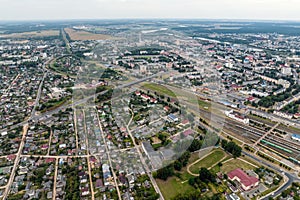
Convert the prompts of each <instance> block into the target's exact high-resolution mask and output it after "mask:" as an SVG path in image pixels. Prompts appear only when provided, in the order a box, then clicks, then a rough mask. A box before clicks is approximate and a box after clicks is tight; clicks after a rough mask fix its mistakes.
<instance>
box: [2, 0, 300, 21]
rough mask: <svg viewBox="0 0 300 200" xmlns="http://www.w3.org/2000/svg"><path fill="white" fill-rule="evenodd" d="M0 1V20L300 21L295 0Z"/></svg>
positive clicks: (298, 2) (299, 3)
mask: <svg viewBox="0 0 300 200" xmlns="http://www.w3.org/2000/svg"><path fill="white" fill-rule="evenodd" d="M0 3H1V7H0V21H45V20H46V21H56V20H59V21H61V20H100V19H103V20H113V19H116V20H120V19H195V20H251V21H255V20H256V21H257V20H260V21H261V20H262V21H300V13H299V11H298V8H299V7H300V1H297V0H285V1H284V0H252V1H248V0H244V1H241V0H226V1H224V0H152V1H150V0H85V1H80V0H73V1H72V0H13V1H11V0H0Z"/></svg>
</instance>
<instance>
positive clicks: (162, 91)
mask: <svg viewBox="0 0 300 200" xmlns="http://www.w3.org/2000/svg"><path fill="white" fill-rule="evenodd" d="M143 88H144V89H146V90H152V91H156V92H157V93H159V94H162V95H167V96H170V97H176V95H175V94H174V92H172V91H171V90H170V89H168V88H167V87H164V86H161V85H158V84H155V83H146V84H144V85H143Z"/></svg>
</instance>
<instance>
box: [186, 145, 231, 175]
mask: <svg viewBox="0 0 300 200" xmlns="http://www.w3.org/2000/svg"><path fill="white" fill-rule="evenodd" d="M225 156H226V153H225V152H224V151H223V150H221V149H216V150H213V151H212V153H211V154H209V155H208V156H206V157H204V158H203V159H201V160H200V161H199V162H197V163H195V164H194V165H192V166H191V167H190V171H191V172H192V173H195V174H198V172H199V169H200V168H201V167H205V168H209V167H212V166H213V165H215V164H217V163H219V162H220V161H221V160H222V159H223V158H224V157H225Z"/></svg>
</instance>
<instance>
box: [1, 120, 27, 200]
mask: <svg viewBox="0 0 300 200" xmlns="http://www.w3.org/2000/svg"><path fill="white" fill-rule="evenodd" d="M27 130H28V124H26V125H24V127H23V135H22V140H21V143H20V146H19V150H18V153H17V157H16V159H15V163H14V166H13V168H12V170H11V174H10V177H9V180H8V183H7V185H6V188H5V191H4V193H3V199H6V198H7V196H8V193H9V190H10V187H11V185H12V183H13V180H14V178H15V174H16V171H17V167H18V166H19V162H20V156H21V154H22V150H23V146H24V144H25V137H26V133H27Z"/></svg>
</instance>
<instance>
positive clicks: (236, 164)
mask: <svg viewBox="0 0 300 200" xmlns="http://www.w3.org/2000/svg"><path fill="white" fill-rule="evenodd" d="M236 168H241V169H243V170H249V169H255V167H254V166H252V165H250V164H248V163H246V162H243V161H241V160H239V159H232V160H230V161H228V162H226V163H223V165H222V167H221V171H222V172H224V173H228V172H230V171H232V170H234V169H236Z"/></svg>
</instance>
